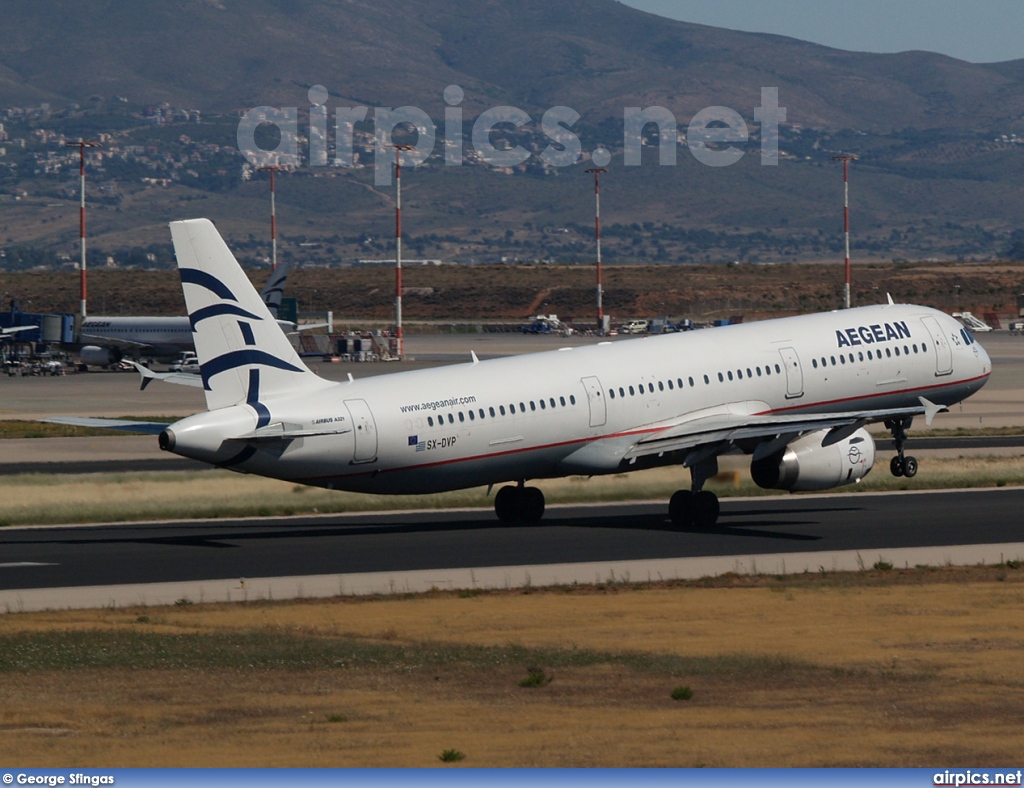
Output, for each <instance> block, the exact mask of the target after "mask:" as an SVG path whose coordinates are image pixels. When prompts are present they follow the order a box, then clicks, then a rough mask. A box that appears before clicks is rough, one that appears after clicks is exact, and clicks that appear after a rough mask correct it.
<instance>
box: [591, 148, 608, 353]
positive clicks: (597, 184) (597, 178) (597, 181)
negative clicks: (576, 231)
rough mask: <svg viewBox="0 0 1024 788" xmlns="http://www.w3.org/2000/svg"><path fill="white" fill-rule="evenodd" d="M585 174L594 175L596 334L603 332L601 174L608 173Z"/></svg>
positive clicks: (599, 170)
mask: <svg viewBox="0 0 1024 788" xmlns="http://www.w3.org/2000/svg"><path fill="white" fill-rule="evenodd" d="M586 172H592V173H593V174H594V202H595V205H596V211H595V213H594V235H595V237H596V238H597V332H598V333H599V334H600V333H601V332H602V331H603V330H604V290H603V289H602V287H601V173H602V172H608V168H607V167H593V168H591V169H589V170H586Z"/></svg>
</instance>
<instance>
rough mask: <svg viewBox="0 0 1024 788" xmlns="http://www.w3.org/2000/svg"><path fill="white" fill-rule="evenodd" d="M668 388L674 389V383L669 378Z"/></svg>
mask: <svg viewBox="0 0 1024 788" xmlns="http://www.w3.org/2000/svg"><path fill="white" fill-rule="evenodd" d="M668 390H669V391H675V384H674V383H673V382H672V381H671V380H670V381H669V382H668Z"/></svg>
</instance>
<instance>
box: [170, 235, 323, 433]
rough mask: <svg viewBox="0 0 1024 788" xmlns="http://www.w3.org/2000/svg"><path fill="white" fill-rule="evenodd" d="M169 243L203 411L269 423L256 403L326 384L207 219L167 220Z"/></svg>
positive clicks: (264, 408)
mask: <svg viewBox="0 0 1024 788" xmlns="http://www.w3.org/2000/svg"><path fill="white" fill-rule="evenodd" d="M171 239H172V240H173V242H174V254H175V256H176V257H177V260H178V272H179V274H180V275H181V287H182V290H183V291H184V294H185V306H186V307H187V308H188V315H189V320H190V322H191V324H192V332H193V334H194V335H195V344H196V355H197V356H198V357H199V369H200V374H201V376H202V381H203V388H204V390H205V392H206V405H207V407H208V408H209V409H210V410H216V409H218V408H225V407H229V406H231V405H237V404H240V403H246V404H249V405H251V406H252V407H253V409H254V410H255V411H256V413H257V414H258V415H259V419H260V421H263V420H264V419H267V420H269V418H270V416H269V411H268V409H267V407H266V406H265V405H263V404H262V400H263V399H267V398H272V397H274V396H275V395H281V394H294V393H299V392H301V391H303V390H306V391H310V390H315V389H320V388H323V387H326V386H329V385H330V384H329V383H328V382H327V381H324V380H322V379H321V378H319V377H317V376H316V375H314V374H313V373H312V372H311V371H310V370H309V369H308V368H307V367H306V365H305V364H303V363H302V360H301V359H300V358H299V356H298V354H297V353H296V352H295V350H294V348H293V347H292V345H291V343H290V342H289V341H288V338H287V337H286V336H285V334H284V332H283V331H282V330H281V329H280V327H279V326H278V325H277V321H276V320H275V319H274V318H273V316H272V315H271V313H270V310H269V309H268V307H267V305H266V304H265V303H264V302H263V301H262V300H261V299H260V296H259V295H258V294H257V293H256V290H255V288H254V287H253V286H252V284H251V283H250V282H249V279H248V278H247V277H246V276H245V274H244V272H243V271H242V268H241V266H239V265H238V261H237V260H235V256H234V255H233V254H232V253H231V250H230V249H228V246H227V244H226V243H224V239H223V238H221V236H220V233H219V232H217V228H216V227H214V226H213V223H212V222H211V221H210V220H208V219H190V220H188V221H181V222H171ZM260 426H263V425H260Z"/></svg>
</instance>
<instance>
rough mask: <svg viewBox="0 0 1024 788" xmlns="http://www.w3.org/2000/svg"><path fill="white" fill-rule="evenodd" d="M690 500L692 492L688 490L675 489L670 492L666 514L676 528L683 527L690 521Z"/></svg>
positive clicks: (691, 499)
mask: <svg viewBox="0 0 1024 788" xmlns="http://www.w3.org/2000/svg"><path fill="white" fill-rule="evenodd" d="M692 501H693V493H692V492H690V491H689V490H677V491H676V492H675V493H673V494H672V498H671V500H669V502H668V516H669V519H670V520H671V521H672V525H674V526H676V528H685V527H687V526H688V525H690V523H691V522H692V521H691V519H690V504H691V502H692Z"/></svg>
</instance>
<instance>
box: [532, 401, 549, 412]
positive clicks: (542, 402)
mask: <svg viewBox="0 0 1024 788" xmlns="http://www.w3.org/2000/svg"><path fill="white" fill-rule="evenodd" d="M530 405H533V403H532V402H531V403H530ZM546 408H547V406H546V405H545V404H544V400H541V401H540V409H541V410H545V409H546Z"/></svg>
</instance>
